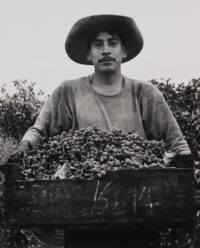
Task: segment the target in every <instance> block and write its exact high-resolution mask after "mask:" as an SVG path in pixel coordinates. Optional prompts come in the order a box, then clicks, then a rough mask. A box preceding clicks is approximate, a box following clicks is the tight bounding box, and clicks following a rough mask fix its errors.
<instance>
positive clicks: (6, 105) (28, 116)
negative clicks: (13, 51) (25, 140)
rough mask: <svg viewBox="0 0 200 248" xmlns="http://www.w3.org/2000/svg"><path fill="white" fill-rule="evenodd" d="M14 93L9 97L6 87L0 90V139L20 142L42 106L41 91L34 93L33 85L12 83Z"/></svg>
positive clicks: (19, 82)
mask: <svg viewBox="0 0 200 248" xmlns="http://www.w3.org/2000/svg"><path fill="white" fill-rule="evenodd" d="M13 85H14V88H15V93H14V94H12V95H10V94H9V93H8V92H7V89H6V86H5V85H4V86H3V87H2V88H1V97H0V113H1V115H0V133H1V136H2V137H6V138H7V137H10V138H14V139H15V140H16V141H20V140H21V138H22V136H23V134H24V133H25V131H26V130H27V129H28V128H29V127H30V126H31V125H33V124H34V122H35V120H36V117H37V115H38V113H39V110H40V109H41V107H42V105H43V100H41V99H40V98H41V96H43V91H41V90H40V91H39V92H38V93H37V94H36V93H35V89H34V88H35V83H28V82H27V81H26V80H16V81H13Z"/></svg>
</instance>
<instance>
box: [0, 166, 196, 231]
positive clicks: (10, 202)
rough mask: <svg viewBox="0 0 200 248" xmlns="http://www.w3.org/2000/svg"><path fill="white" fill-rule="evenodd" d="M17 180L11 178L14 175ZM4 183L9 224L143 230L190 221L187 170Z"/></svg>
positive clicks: (192, 205)
mask: <svg viewBox="0 0 200 248" xmlns="http://www.w3.org/2000/svg"><path fill="white" fill-rule="evenodd" d="M15 176H16V175H15ZM13 179H14V176H13V174H12V173H10V174H9V177H7V180H6V181H5V185H4V214H3V222H4V224H5V225H9V226H45V225H46V226H47V225H48V226H51V225H52V226H59V227H61V226H65V227H67V226H68V227H70V226H75V227H76V226H84V227H89V228H91V226H109V225H112V226H116V225H118V226H120V225H125V226H147V225H168V224H179V223H194V222H195V214H196V210H197V208H196V201H195V180H194V171H193V170H192V169H181V168H179V169H178V168H165V169H157V168H155V169H148V168H144V169H139V170H121V171H112V172H111V171H110V172H108V173H107V175H105V176H104V177H102V179H99V180H98V179H95V180H90V181H89V180H88V181H86V180H82V181H74V180H36V181H21V180H16V181H14V180H13Z"/></svg>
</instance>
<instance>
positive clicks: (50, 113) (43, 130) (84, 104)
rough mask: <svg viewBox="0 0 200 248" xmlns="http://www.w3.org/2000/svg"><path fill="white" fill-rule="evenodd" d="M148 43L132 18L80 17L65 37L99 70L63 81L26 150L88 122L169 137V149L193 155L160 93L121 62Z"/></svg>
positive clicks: (79, 57)
mask: <svg viewBox="0 0 200 248" xmlns="http://www.w3.org/2000/svg"><path fill="white" fill-rule="evenodd" d="M142 47H143V38H142V35H141V33H140V31H139V29H138V27H137V25H136V23H135V22H134V20H133V19H132V18H130V17H125V16H116V15H96V16H89V17H86V18H82V19H80V20H79V21H78V22H76V23H75V25H74V26H73V27H72V29H71V30H70V32H69V34H68V37H67V39H66V44H65V48H66V52H67V54H68V56H69V57H70V58H71V59H72V60H73V61H75V62H77V63H80V64H84V65H93V66H94V74H93V75H91V76H87V77H83V78H80V79H76V80H68V81H65V82H63V83H62V84H60V85H59V86H58V87H57V88H56V89H55V91H54V92H53V93H52V95H51V97H50V98H49V99H48V100H47V102H46V103H45V105H44V106H43V108H42V110H41V112H40V114H39V116H38V118H37V120H36V123H35V125H34V126H33V127H31V128H30V129H29V130H28V131H27V132H26V133H25V135H24V137H23V139H22V142H21V144H20V150H21V151H25V152H26V151H28V150H30V149H37V146H38V145H40V144H42V143H43V142H44V140H46V139H48V138H49V137H50V136H53V135H56V134H59V133H61V132H62V131H64V130H65V131H68V132H72V133H73V132H74V131H75V130H76V129H79V128H82V127H83V128H85V127H87V126H89V125H98V126H99V127H101V128H105V129H113V128H117V129H121V130H122V131H123V132H125V133H127V132H128V131H131V130H135V132H136V133H138V134H139V135H141V136H142V137H144V138H146V139H155V140H161V139H163V140H165V142H166V143H167V149H168V150H171V151H172V152H174V153H176V154H182V153H183V154H190V149H189V147H188V144H187V143H186V141H185V140H184V138H183V135H182V133H181V131H180V128H179V126H178V124H177V122H176V120H175V119H174V116H173V114H172V112H171V111H170V109H169V107H168V105H167V103H166V102H165V100H164V98H163V96H162V94H161V92H160V91H159V90H158V89H157V88H156V87H155V86H153V85H152V84H151V83H146V82H141V81H138V80H134V79H130V78H127V77H125V76H123V74H122V71H121V64H122V63H124V62H127V61H129V60H131V59H133V58H134V57H135V56H137V55H138V54H139V52H140V51H141V49H142Z"/></svg>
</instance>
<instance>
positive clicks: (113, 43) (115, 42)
mask: <svg viewBox="0 0 200 248" xmlns="http://www.w3.org/2000/svg"><path fill="white" fill-rule="evenodd" d="M117 44H118V43H117V41H112V42H110V45H112V46H116V45H117Z"/></svg>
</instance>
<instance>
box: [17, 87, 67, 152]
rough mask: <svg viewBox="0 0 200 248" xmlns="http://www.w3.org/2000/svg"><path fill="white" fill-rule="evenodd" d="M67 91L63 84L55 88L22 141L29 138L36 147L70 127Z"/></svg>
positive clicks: (33, 146)
mask: <svg viewBox="0 0 200 248" xmlns="http://www.w3.org/2000/svg"><path fill="white" fill-rule="evenodd" d="M65 93H66V91H65V90H63V87H62V85H60V86H59V87H57V88H56V89H55V90H54V92H53V93H52V95H51V96H50V97H49V98H48V100H47V101H46V102H45V104H44V105H43V107H42V109H41V111H40V113H39V115H38V117H37V119H36V122H35V124H34V125H33V126H32V127H30V128H29V129H28V130H27V132H26V133H25V134H24V136H23V138H22V141H21V143H22V142H23V141H25V140H27V141H29V142H30V143H31V146H32V148H33V149H36V148H37V147H38V146H39V145H41V144H43V143H44V141H45V140H47V139H48V138H49V137H51V136H54V135H57V134H59V133H61V132H62V131H63V130H66V131H67V130H68V129H69V128H70V125H71V115H70V110H69V104H68V101H67V96H66V95H67V94H65Z"/></svg>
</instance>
